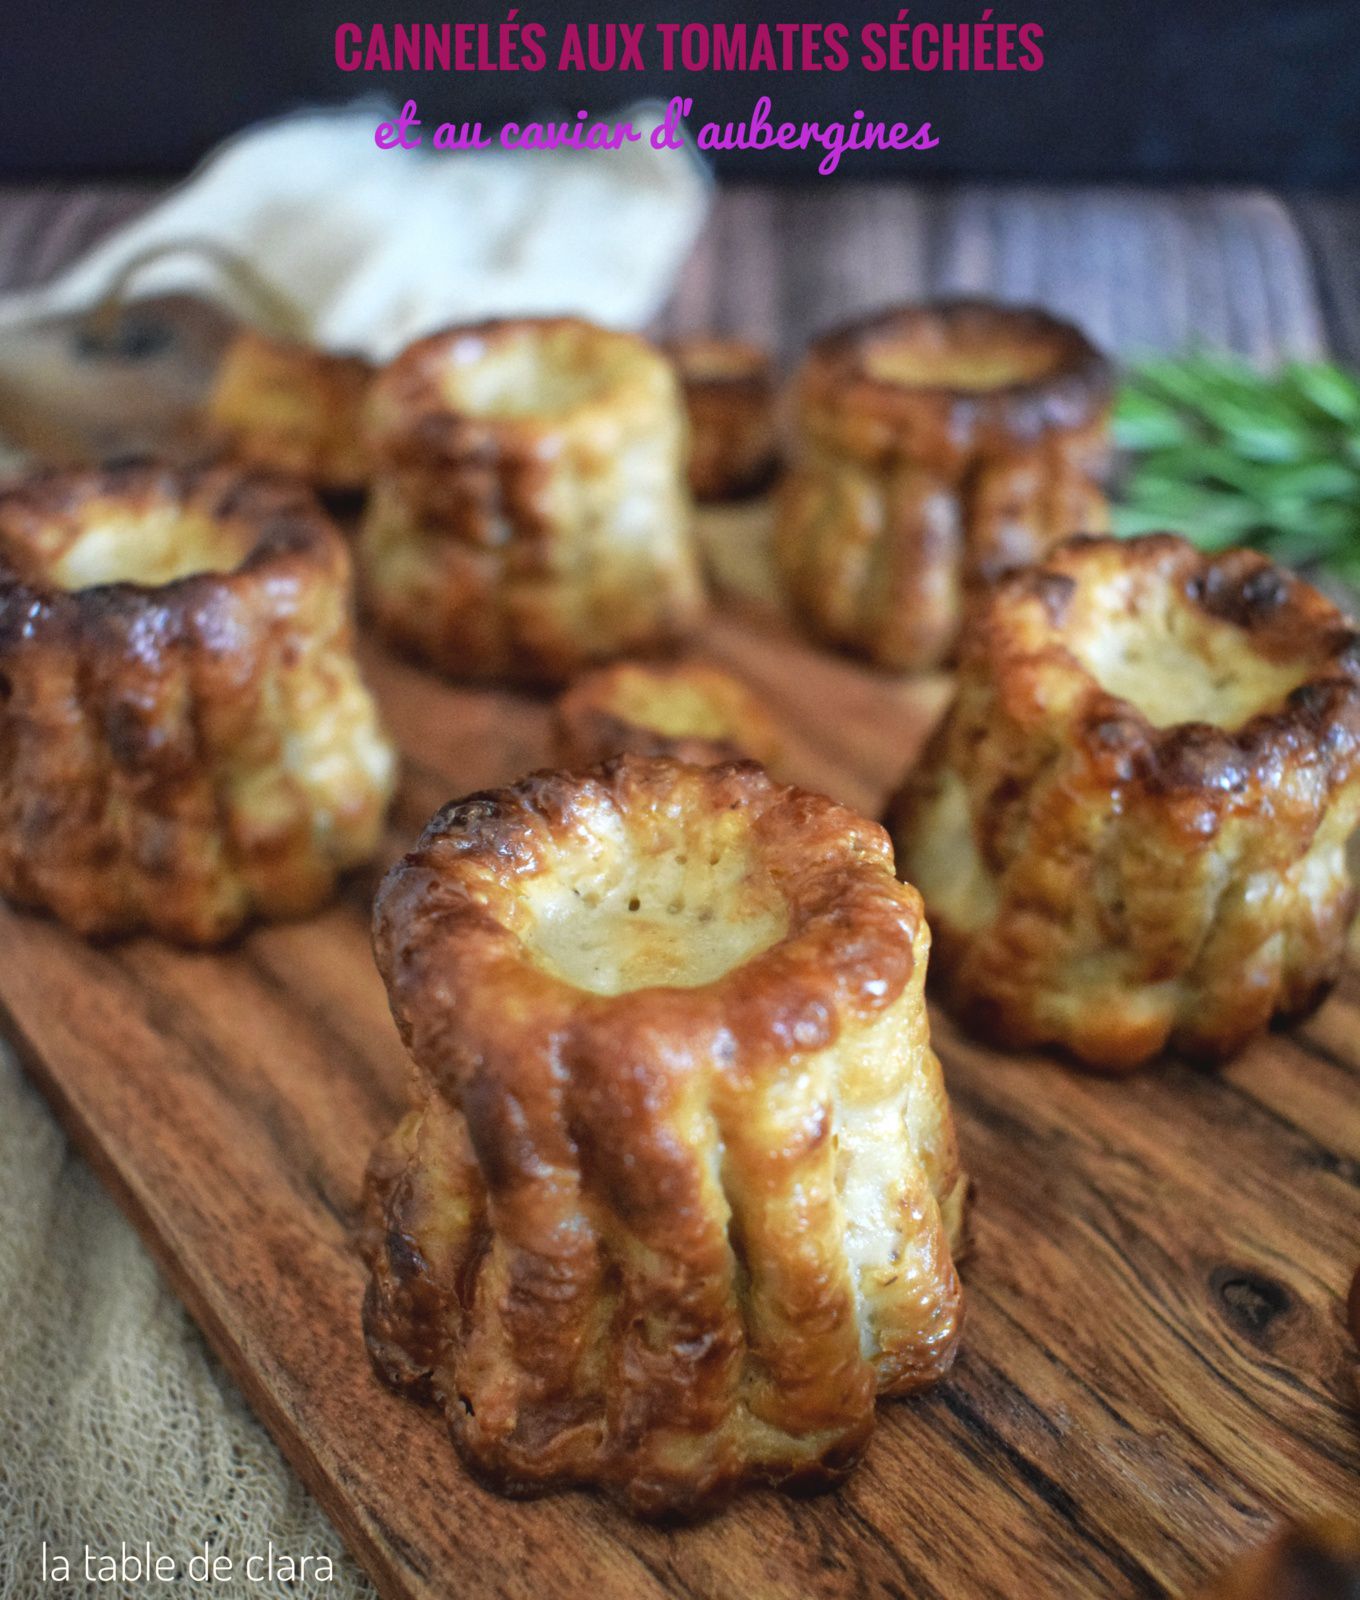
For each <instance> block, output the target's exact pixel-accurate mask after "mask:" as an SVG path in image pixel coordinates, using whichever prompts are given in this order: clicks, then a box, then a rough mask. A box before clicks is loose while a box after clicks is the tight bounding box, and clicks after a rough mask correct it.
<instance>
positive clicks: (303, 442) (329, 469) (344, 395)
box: [204, 328, 374, 490]
mask: <svg viewBox="0 0 1360 1600" xmlns="http://www.w3.org/2000/svg"><path fill="white" fill-rule="evenodd" d="M373 372H374V368H373V367H372V365H371V364H370V363H369V362H368V361H366V360H365V359H364V358H363V357H362V356H357V355H335V354H332V353H331V352H330V351H328V350H319V349H317V348H316V347H315V346H312V345H308V344H302V343H299V342H297V341H295V340H289V339H276V338H272V337H271V336H270V335H268V334H265V333H261V332H260V331H259V330H258V329H255V328H242V329H241V330H240V331H239V332H238V333H237V334H236V336H235V338H234V339H233V340H232V341H231V343H230V345H228V347H227V350H226V354H225V355H224V356H223V358H222V363H221V367H220V368H219V370H218V374H217V379H216V382H215V384H214V386H213V390H212V393H211V395H210V396H209V399H208V403H207V409H206V414H205V417H204V422H205V426H206V431H207V433H208V436H209V438H210V440H212V441H214V442H216V443H218V444H220V445H221V446H222V447H223V449H224V450H225V452H226V453H227V454H228V455H229V456H230V457H231V458H232V459H234V460H235V461H237V462H238V463H240V464H241V465H242V466H248V467H259V468H261V469H264V470H267V471H274V472H282V473H287V474H289V475H290V476H295V477H299V478H301V479H302V480H303V481H304V482H305V483H310V484H313V485H315V486H316V487H318V488H321V489H333V490H348V489H358V488H361V487H362V486H363V484H364V482H365V481H366V479H367V477H368V461H367V458H366V456H365V453H364V448H363V441H362V439H361V437H360V419H361V416H362V412H363V404H364V398H365V396H366V394H367V392H368V388H369V385H370V384H371V382H372V381H373Z"/></svg>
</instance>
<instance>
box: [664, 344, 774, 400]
mask: <svg viewBox="0 0 1360 1600" xmlns="http://www.w3.org/2000/svg"><path fill="white" fill-rule="evenodd" d="M662 348H663V349H664V350H665V352H666V354H667V355H668V356H669V357H670V358H671V360H672V361H674V362H675V365H676V367H677V368H678V369H679V372H680V377H681V379H682V381H683V382H684V384H685V386H686V387H687V388H691V387H692V388H704V387H707V386H710V385H711V386H713V387H726V386H728V385H731V384H754V385H756V386H757V388H758V389H759V390H760V391H761V392H763V393H764V392H768V390H769V387H770V384H771V382H772V381H773V377H774V367H773V363H772V362H771V360H770V354H769V351H767V350H763V349H762V348H761V347H760V345H758V344H754V343H753V342H752V341H751V340H749V339H735V338H727V337H722V336H719V335H718V334H713V333H692V334H686V335H685V336H684V337H682V338H678V339H669V340H667V342H666V344H665V345H664V346H663V347H662Z"/></svg>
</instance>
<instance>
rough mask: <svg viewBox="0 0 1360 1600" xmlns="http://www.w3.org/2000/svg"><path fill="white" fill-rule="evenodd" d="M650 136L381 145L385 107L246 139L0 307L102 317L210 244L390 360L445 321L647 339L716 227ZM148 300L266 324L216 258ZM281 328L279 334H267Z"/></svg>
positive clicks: (309, 336) (680, 156)
mask: <svg viewBox="0 0 1360 1600" xmlns="http://www.w3.org/2000/svg"><path fill="white" fill-rule="evenodd" d="M621 115H622V116H623V117H626V118H627V119H628V120H630V121H631V122H632V124H633V126H634V127H635V128H636V129H637V130H638V131H639V132H640V133H642V134H643V138H642V139H641V140H640V141H638V142H636V143H628V144H625V145H623V146H622V147H621V148H620V149H617V150H572V149H560V150H553V151H546V150H544V151H539V150H515V151H506V150H503V149H500V148H499V147H494V148H492V149H489V150H467V151H436V150H434V149H432V148H431V147H430V146H431V139H432V136H433V128H432V127H431V126H430V125H429V124H427V125H426V126H425V127H424V129H423V130H422V131H423V134H424V139H425V142H424V144H423V145H422V147H421V148H420V149H416V150H402V149H395V150H382V149H379V148H378V145H377V144H376V143H375V141H374V130H375V128H376V127H377V125H378V124H379V123H380V122H382V121H384V120H386V119H390V118H391V116H392V112H391V110H390V109H388V108H384V107H381V106H378V105H374V104H360V105H355V106H350V107H346V108H345V109H343V110H337V111H308V112H301V113H298V114H296V115H293V116H288V117H284V118H282V119H280V120H278V121H275V122H270V123H266V124H263V125H261V126H259V127H256V128H251V129H249V130H247V131H246V132H245V133H242V134H240V135H238V136H237V137H236V138H234V139H231V140H229V141H228V142H227V143H226V144H225V145H223V146H222V148H221V149H220V150H218V151H216V152H215V153H214V154H213V155H212V156H210V157H209V158H208V159H207V160H206V161H205V162H204V163H203V165H202V166H201V167H200V168H199V169H198V171H197V172H195V173H194V174H193V175H192V176H191V177H190V178H189V179H188V181H187V182H185V183H184V184H182V185H181V186H180V187H178V188H177V189H175V190H174V191H173V192H172V193H171V194H170V195H169V196H168V197H167V198H166V199H165V200H163V201H162V202H161V203H160V204H159V205H156V206H155V207H153V208H152V209H151V210H150V211H148V212H146V213H144V214H143V215H142V216H140V217H138V218H137V219H136V220H135V221H133V222H131V223H129V224H128V225H127V226H126V227H124V228H122V229H121V230H119V231H118V232H116V233H114V234H112V235H111V236H109V237H108V238H107V239H105V240H103V241H102V242H101V243H100V244H98V245H97V246H96V247H95V248H94V249H93V250H91V251H90V253H89V254H88V255H86V256H85V257H84V258H83V259H82V260H81V261H79V262H77V263H76V264H75V265H74V266H72V267H70V268H69V269H68V270H67V271H65V272H63V273H61V274H60V275H59V276H58V277H57V278H55V279H53V280H52V281H51V282H50V283H47V284H44V285H42V286H41V287H39V288H36V289H30V290H25V291H22V292H20V293H17V294H10V295H6V296H3V297H0V328H3V327H5V326H7V325H11V326H12V325H13V324H15V323H19V322H26V321H30V320H33V319H37V318H41V317H46V316H49V315H54V314H60V313H69V312H76V311H81V310H84V309H86V308H88V307H91V306H93V305H95V304H96V303H98V302H99V301H100V300H101V299H102V298H103V297H104V295H105V294H106V293H107V292H108V290H109V289H110V288H111V287H112V286H113V285H114V284H115V282H116V281H117V280H118V278H119V277H120V275H121V274H122V273H123V272H124V270H125V269H126V268H127V267H128V266H129V264H131V263H134V262H136V261H138V260H139V259H140V258H142V257H144V256H147V255H149V254H150V253H151V252H154V251H156V250H158V249H159V248H161V247H171V246H176V245H184V244H186V243H188V242H194V243H199V242H202V243H205V244H207V245H209V246H211V247H215V248H216V249H217V250H219V251H225V252H227V253H228V254H229V255H231V256H234V257H236V258H238V259H239V260H242V261H244V262H245V263H246V264H247V265H248V266H249V267H251V268H253V269H254V272H255V273H256V274H258V275H259V276H260V277H261V278H262V279H263V280H264V281H265V283H267V284H268V285H270V286H272V287H273V288H274V289H275V290H276V291H278V292H279V293H280V294H281V295H283V296H284V297H286V299H287V300H288V301H289V302H291V303H292V305H293V306H295V307H296V309H297V311H298V312H299V313H300V317H301V322H302V326H301V327H300V328H298V329H296V330H291V331H295V332H296V333H298V334H299V335H300V336H301V337H303V338H304V339H306V340H307V341H308V342H311V343H313V344H316V345H318V346H320V347H321V348H323V349H328V350H332V351H335V352H337V353H338V352H353V353H356V354H359V355H364V356H367V357H368V358H369V359H370V360H373V361H384V360H387V359H388V358H390V357H391V356H392V355H394V354H395V353H396V352H397V351H398V350H400V349H401V348H402V347H403V346H404V345H406V344H408V343H409V342H410V341H411V340H412V339H415V338H418V337H419V336H420V335H421V334H424V333H429V332H432V331H433V330H434V329H436V328H439V327H443V326H447V325H448V324H449V323H451V322H467V321H476V320H478V319H480V318H483V317H489V316H497V315H526V314H535V313H537V314H547V313H553V312H574V313H577V314H578V315H581V316H586V317H590V318H592V319H593V320H595V321H598V322H603V323H605V324H608V325H610V326H614V327H637V326H640V325H641V324H642V323H644V322H645V321H646V320H647V319H648V318H649V317H650V316H651V315H652V314H653V313H654V312H655V311H656V310H657V309H658V308H659V307H660V305H661V303H662V301H663V300H664V298H665V296H666V294H667V293H668V291H669V289H670V287H671V284H672V281H673V279H674V275H675V273H676V271H677V270H678V268H679V267H680V265H681V264H682V263H683V261H684V259H685V257H686V255H687V254H688V252H689V249H690V246H691V245H692V244H693V242H694V240H695V237H696V235H697V233H698V231H699V228H700V226H701V224H702V222H703V219H704V214H705V211H706V209H707V205H708V195H709V182H708V179H707V176H706V174H705V172H704V169H703V168H702V166H701V165H700V164H699V161H698V159H697V158H696V157H695V156H693V155H692V154H690V153H688V146H686V147H685V148H684V149H682V150H670V149H663V150H655V149H653V148H652V145H651V141H650V133H651V131H652V129H653V128H655V127H656V126H657V124H658V122H659V120H660V117H661V110H660V108H659V107H657V106H652V105H643V106H638V107H634V108H633V109H632V110H629V111H626V112H623V113H621ZM129 292H130V293H131V294H132V295H134V296H150V295H168V294H179V293H188V294H191V295H195V296H198V297H201V298H205V299H208V300H211V301H214V302H215V303H217V304H219V305H221V306H223V307H224V308H225V309H226V310H228V311H230V312H232V313H233V314H234V315H236V316H238V317H241V318H244V319H245V320H253V319H255V318H256V317H257V316H258V306H257V304H256V303H255V300H254V298H253V297H252V296H251V295H250V294H249V292H248V291H247V290H246V289H245V288H244V287H243V286H242V285H241V284H240V283H239V282H238V281H237V280H235V279H234V278H232V277H231V276H230V275H228V274H225V273H223V272H222V270H221V269H220V267H219V266H218V265H217V264H215V262H214V261H213V259H211V258H210V257H208V256H205V255H203V254H200V253H193V252H189V251H185V252H183V253H178V254H173V255H167V256H164V257H162V258H160V259H157V260H154V261H149V262H148V264H147V265H146V266H145V267H144V268H142V269H141V270H139V271H138V272H137V274H136V276H135V279H134V280H133V281H132V282H131V283H130V285H129ZM272 331H283V330H272Z"/></svg>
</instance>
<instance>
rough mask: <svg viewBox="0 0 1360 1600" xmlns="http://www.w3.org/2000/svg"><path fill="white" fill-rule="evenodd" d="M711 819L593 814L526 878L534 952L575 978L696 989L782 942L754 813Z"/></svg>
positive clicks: (618, 990) (527, 927)
mask: <svg viewBox="0 0 1360 1600" xmlns="http://www.w3.org/2000/svg"><path fill="white" fill-rule="evenodd" d="M709 820H710V823H711V825H710V826H709V827H702V826H698V825H696V824H695V823H693V822H692V821H681V820H679V819H677V817H676V816H675V815H674V813H668V812H662V811H656V812H652V813H650V814H649V815H648V816H647V817H646V818H645V819H643V821H642V824H641V826H640V827H639V828H637V829H630V828H629V827H628V826H627V825H626V824H625V823H624V822H623V821H622V820H621V819H619V818H617V817H610V818H599V819H592V821H591V823H590V824H589V826H588V830H587V832H586V833H585V834H584V836H577V837H576V838H574V839H573V841H572V843H571V844H570V846H569V847H567V848H565V849H564V850H562V851H561V853H560V855H559V857H558V859H557V860H556V861H555V862H554V864H553V866H552V869H551V870H550V871H549V872H545V873H543V874H541V875H539V876H537V877H534V878H531V879H528V880H526V881H525V882H524V884H523V885H522V891H523V892H522V895H521V898H520V907H521V916H522V922H521V925H520V927H519V929H518V932H519V935H520V938H521V940H522V941H523V944H524V947H525V949H526V951H527V952H528V955H529V958H530V959H531V960H532V961H533V962H534V964H535V965H536V966H538V967H540V968H541V969H542V970H543V971H545V972H549V973H551V974H552V975H553V976H554V977H557V978H560V979H562V980H563V981H564V982H566V983H569V984H571V985H573V987H575V988H578V989H585V990H588V991H589V992H590V993H592V994H603V995H617V994H627V993H629V992H630V991H632V990H634V989H649V988H657V987H662V988H675V989H694V988H698V987H699V986H700V985H701V984H705V983H712V982H713V981H714V980H715V979H717V978H721V977H723V976H724V975H725V974H726V973H728V972H731V971H732V970H733V969H734V968H735V967H739V966H741V965H742V963H743V962H745V961H749V960H750V959H751V957H752V956H755V955H758V954H759V953H760V952H761V951H762V950H768V949H769V948H770V946H771V945H773V944H776V943H778V941H779V940H780V939H781V938H783V937H784V935H785V933H787V931H788V925H789V917H788V907H787V904H786V902H785V901H784V899H783V897H782V895H781V894H780V892H779V890H778V887H777V885H776V884H775V883H774V881H773V879H772V878H771V876H770V874H769V873H768V871H766V870H765V868H764V867H763V866H762V864H761V862H760V860H759V857H758V855H757V854H756V852H755V850H754V849H753V842H752V840H751V837H750V832H749V828H748V827H747V825H746V823H745V819H744V818H742V817H741V816H740V815H739V814H736V813H732V812H724V813H721V814H720V815H719V816H717V817H715V818H712V819H709ZM639 835H641V837H640V836H639Z"/></svg>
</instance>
